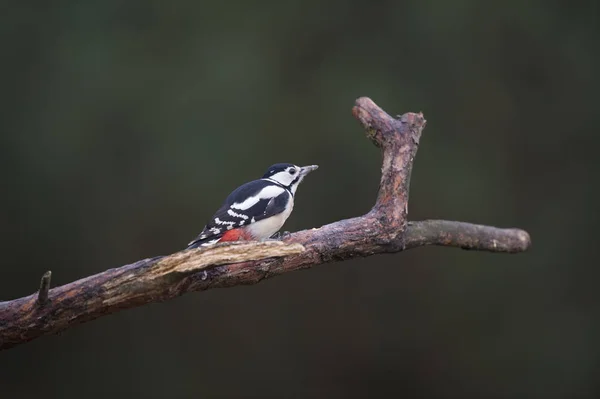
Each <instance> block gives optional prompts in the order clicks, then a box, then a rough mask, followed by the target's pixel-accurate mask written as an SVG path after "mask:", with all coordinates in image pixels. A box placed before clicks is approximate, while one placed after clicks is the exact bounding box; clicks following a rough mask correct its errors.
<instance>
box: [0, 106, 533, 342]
mask: <svg viewBox="0 0 600 399" xmlns="http://www.w3.org/2000/svg"><path fill="white" fill-rule="evenodd" d="M352 113H353V115H354V116H355V118H356V119H358V121H359V122H360V123H361V124H362V125H363V127H364V128H365V129H366V131H367V137H369V139H371V141H373V143H374V144H375V145H376V146H377V147H379V148H380V149H381V151H382V155H383V166H382V169H381V181H380V187H379V194H378V196H377V200H376V202H375V205H374V206H373V208H372V209H371V210H370V211H369V212H368V213H367V214H366V215H363V216H360V217H356V218H352V219H346V220H341V221H338V222H335V223H331V224H328V225H325V226H322V227H320V228H315V229H310V230H303V231H299V232H296V233H293V234H290V235H289V236H287V237H286V238H285V239H284V240H283V242H280V241H266V242H262V243H257V242H246V243H233V244H217V245H215V246H213V247H209V248H200V249H192V250H187V251H181V252H178V253H175V254H173V255H169V256H166V257H155V258H150V259H144V260H140V261H138V262H136V263H133V264H130V265H126V266H123V267H120V268H117V269H109V270H106V271H104V272H102V273H99V274H96V275H94V276H90V277H87V278H84V279H81V280H78V281H75V282H73V283H70V284H67V285H64V286H61V287H56V288H54V289H52V290H49V291H48V288H49V286H50V276H49V274H48V276H47V278H45V277H46V276H45V277H44V278H43V279H42V284H41V286H40V290H39V293H38V294H33V295H30V296H28V297H24V298H20V299H15V300H12V301H8V302H0V349H5V348H10V347H12V346H15V345H18V344H21V343H24V342H27V341H30V340H32V339H35V338H37V337H40V336H42V335H47V334H53V333H57V332H59V331H62V330H65V329H67V328H69V327H72V326H75V325H77V324H80V323H83V322H85V321H89V320H93V319H95V318H98V317H100V316H102V315H105V314H109V313H113V312H116V311H119V310H121V309H127V308H132V307H135V306H140V305H142V304H145V303H150V302H159V301H165V300H168V299H171V298H174V297H177V296H179V295H182V294H184V293H186V292H192V291H202V290H206V289H209V288H217V287H231V286H235V285H241V284H255V283H258V282H260V281H261V280H264V279H266V278H270V277H273V276H277V275H279V274H283V273H288V272H291V271H294V270H299V269H305V268H310V267H313V266H316V265H319V264H322V263H328V262H334V261H340V260H345V259H350V258H354V257H364V256H370V255H374V254H379V253H394V252H400V251H403V250H405V249H411V248H415V247H419V246H423V245H442V246H452V247H459V248H463V249H474V250H484V251H491V252H509V253H514V252H521V251H525V250H526V249H527V248H529V246H530V245H531V240H530V238H529V235H528V234H527V232H525V231H523V230H519V229H499V228H496V227H490V226H480V225H473V224H469V223H462V222H450V221H442V220H428V221H422V222H410V223H409V222H408V221H407V214H408V193H409V182H410V175H411V169H412V165H413V161H414V157H415V155H416V153H417V149H418V146H419V140H420V138H421V133H422V132H423V129H424V127H425V119H424V118H423V115H422V114H415V113H407V114H404V115H402V116H401V117H399V118H398V119H395V118H392V117H391V116H389V115H388V114H387V113H385V112H384V111H383V110H382V109H381V108H379V107H378V106H377V105H376V104H375V103H373V101H371V100H370V99H368V98H364V97H363V98H359V99H358V100H357V101H356V104H355V106H354V108H353V109H352ZM36 305H40V306H36Z"/></svg>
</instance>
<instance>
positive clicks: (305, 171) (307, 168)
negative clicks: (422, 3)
mask: <svg viewBox="0 0 600 399" xmlns="http://www.w3.org/2000/svg"><path fill="white" fill-rule="evenodd" d="M318 168H319V165H308V166H303V167H302V169H301V170H300V174H301V175H302V176H306V175H307V174H309V173H310V172H312V171H313V170H316V169H318Z"/></svg>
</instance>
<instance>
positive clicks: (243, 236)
mask: <svg viewBox="0 0 600 399" xmlns="http://www.w3.org/2000/svg"><path fill="white" fill-rule="evenodd" d="M250 240H252V236H250V234H248V233H247V232H246V231H245V230H244V229H233V230H227V231H226V232H225V234H223V237H221V239H220V240H219V242H226V241H250Z"/></svg>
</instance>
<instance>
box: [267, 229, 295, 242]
mask: <svg viewBox="0 0 600 399" xmlns="http://www.w3.org/2000/svg"><path fill="white" fill-rule="evenodd" d="M290 234H292V233H290V232H289V231H283V232H282V231H278V232H277V233H275V234H273V235H272V236H271V237H269V239H270V240H278V241H282V240H285V239H286V238H288V237H289V236H290Z"/></svg>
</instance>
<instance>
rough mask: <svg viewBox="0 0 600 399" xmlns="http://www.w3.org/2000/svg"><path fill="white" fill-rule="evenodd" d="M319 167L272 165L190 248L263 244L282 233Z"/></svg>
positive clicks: (231, 197) (234, 198) (230, 201)
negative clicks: (307, 181) (251, 242)
mask: <svg viewBox="0 0 600 399" xmlns="http://www.w3.org/2000/svg"><path fill="white" fill-rule="evenodd" d="M317 168H318V165H309V166H302V167H301V166H296V165H293V164H290V163H277V164H275V165H271V167H269V169H267V171H266V173H265V174H264V175H263V177H262V178H261V179H258V180H253V181H251V182H248V183H246V184H243V185H241V186H240V187H238V188H236V189H235V190H234V191H233V192H232V193H231V194H229V196H228V197H227V198H226V199H225V202H224V203H223V205H222V206H221V207H220V208H219V210H217V211H216V212H215V214H214V215H213V217H212V218H211V219H210V221H209V222H208V223H207V224H206V226H205V227H204V229H203V230H202V232H201V233H200V234H199V235H198V237H196V238H195V239H194V240H192V241H191V242H190V243H189V244H188V249H189V248H197V247H203V246H208V245H212V244H215V243H217V242H225V241H239V240H243V241H246V240H258V241H262V240H265V239H267V238H269V237H271V236H272V235H273V234H275V233H276V232H278V231H279V229H280V228H281V226H283V224H284V223H285V221H286V219H287V218H288V217H289V216H290V213H292V209H293V208H294V195H296V190H297V189H298V185H299V184H300V183H301V182H302V180H303V179H304V177H305V176H306V175H307V174H308V173H310V172H312V171H313V170H315V169H317Z"/></svg>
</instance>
